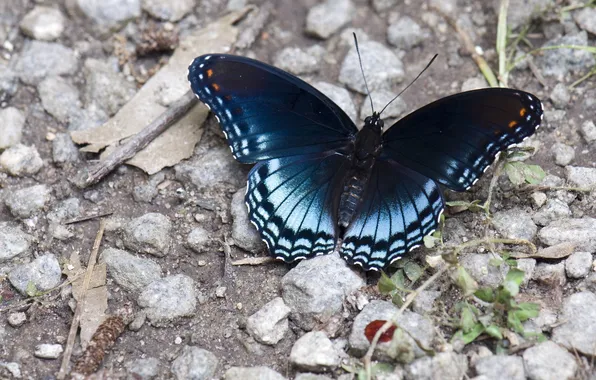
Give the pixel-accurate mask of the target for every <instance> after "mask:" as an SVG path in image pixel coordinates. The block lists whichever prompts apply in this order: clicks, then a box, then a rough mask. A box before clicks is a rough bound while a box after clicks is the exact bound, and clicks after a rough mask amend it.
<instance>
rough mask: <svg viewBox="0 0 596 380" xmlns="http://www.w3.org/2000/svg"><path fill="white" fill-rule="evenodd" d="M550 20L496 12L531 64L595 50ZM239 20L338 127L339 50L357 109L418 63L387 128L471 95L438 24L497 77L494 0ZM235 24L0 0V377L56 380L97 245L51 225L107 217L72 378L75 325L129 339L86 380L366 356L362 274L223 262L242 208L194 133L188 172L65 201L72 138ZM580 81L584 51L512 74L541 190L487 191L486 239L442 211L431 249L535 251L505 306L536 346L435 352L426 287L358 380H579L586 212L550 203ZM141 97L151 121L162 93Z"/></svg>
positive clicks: (207, 10) (215, 372)
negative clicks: (104, 327)
mask: <svg viewBox="0 0 596 380" xmlns="http://www.w3.org/2000/svg"><path fill="white" fill-rule="evenodd" d="M558 3H559V2H557V4H555V2H554V1H553V0H532V1H529V2H525V1H518V0H511V1H510V9H509V23H510V25H509V26H510V27H511V28H514V31H519V30H521V29H522V28H523V27H524V25H527V24H528V23H530V22H532V25H533V27H532V29H531V33H530V34H529V35H528V37H527V40H528V42H529V43H531V44H532V46H534V47H540V46H554V45H584V46H586V45H588V46H594V44H595V41H596V38H595V35H596V9H595V8H582V7H579V8H577V9H571V10H562V8H561V7H562V5H560V4H558ZM252 4H254V5H256V6H257V8H256V9H255V10H254V11H253V12H252V13H251V14H250V15H249V16H247V17H246V18H245V19H244V20H242V21H241V22H239V23H238V24H237V28H238V30H239V32H240V34H239V37H238V40H237V41H238V42H237V47H236V49H235V53H237V54H241V55H246V56H250V57H254V58H257V59H259V60H262V61H264V62H270V63H273V64H275V65H276V66H278V67H281V68H283V69H285V70H287V71H290V72H292V73H294V74H296V75H298V76H300V77H302V78H304V79H305V80H306V81H308V82H310V83H312V84H313V85H315V86H316V87H317V88H319V89H320V90H321V91H322V92H324V93H326V94H328V95H329V96H330V97H331V98H332V99H334V100H335V101H336V102H337V103H338V104H340V105H341V107H342V108H343V109H344V110H346V113H347V114H348V115H349V116H350V117H351V118H353V119H354V120H355V121H356V122H357V124H362V119H363V117H365V116H366V115H367V114H368V107H369V100H368V98H367V97H366V93H365V91H364V86H363V82H362V79H361V76H360V71H359V67H358V64H357V59H356V56H355V54H354V50H353V47H352V35H351V32H352V31H355V32H356V33H357V34H358V38H359V41H360V44H361V52H362V58H363V62H364V69H365V71H366V74H367V79H368V83H369V86H370V87H371V91H372V96H373V98H374V99H375V103H377V102H378V103H377V104H376V107H380V106H381V105H383V104H384V103H383V102H386V101H387V100H388V99H390V98H391V97H392V94H395V93H397V91H399V89H401V88H403V86H404V83H407V81H409V80H410V78H413V77H414V76H416V74H417V73H418V72H419V71H420V70H421V69H422V68H423V67H424V66H425V65H426V64H427V62H428V60H429V59H430V58H431V57H432V56H433V55H434V54H435V53H437V54H439V58H438V59H437V60H436V62H435V63H434V64H433V66H432V67H431V68H430V69H429V70H428V71H427V72H426V73H425V74H424V76H423V77H422V78H421V79H420V80H419V81H418V82H417V83H416V84H415V85H414V86H413V87H412V88H411V89H410V90H409V91H408V92H406V93H405V94H404V95H403V96H402V98H401V99H400V100H399V101H397V102H395V103H394V104H392V106H391V107H390V108H388V109H387V111H386V115H387V116H388V117H389V121H386V123H388V122H389V123H391V122H392V121H393V120H395V119H397V118H399V117H401V116H404V115H405V114H407V113H409V112H411V111H413V110H415V109H416V108H418V107H420V106H422V105H424V104H426V103H428V102H430V101H432V100H435V99H438V98H440V97H443V96H446V95H448V94H452V93H455V92H459V91H463V90H469V89H474V88H481V87H486V86H487V83H486V81H485V79H484V78H483V77H482V76H481V75H480V72H479V70H478V68H477V66H476V65H475V63H474V61H473V60H472V59H471V58H470V56H469V55H468V54H467V53H466V51H465V49H464V48H463V47H462V44H461V42H460V40H459V39H458V37H457V34H456V33H455V32H454V31H453V29H451V27H450V26H449V24H448V23H447V22H446V21H445V19H444V18H443V17H442V16H441V15H440V13H439V11H438V10H440V12H442V13H444V14H447V15H450V17H453V18H455V19H456V20H457V22H458V25H460V27H461V28H463V29H464V30H466V31H467V32H468V34H469V35H470V37H471V38H472V39H473V41H474V44H475V45H477V46H478V50H480V49H482V50H483V55H484V57H485V58H486V59H487V61H488V62H489V63H490V64H491V65H492V66H493V67H496V66H497V56H496V52H495V49H494V46H495V44H494V41H495V37H496V30H497V25H496V24H497V9H498V1H493V0H482V1H471V0H458V1H455V0H448V1H437V0H428V1H423V2H408V1H407V2H405V4H404V2H401V1H397V0H372V1H365V0H363V1H360V0H328V1H326V2H317V1H315V0H297V1H267V0H262V1H255V2H254V3H252ZM245 6H246V2H245V0H229V1H227V2H226V1H220V0H214V1H207V0H126V1H122V0H103V1H96V0H72V1H62V0H46V1H43V2H40V1H31V0H3V1H1V2H0V42H2V44H1V45H0V378H31V379H52V378H54V377H55V376H56V375H57V373H58V370H59V368H60V360H61V358H62V354H63V352H64V349H65V348H66V342H67V337H68V333H69V328H70V325H71V321H72V317H73V311H74V310H75V307H76V301H75V299H80V298H79V297H80V294H79V290H78V289H79V287H78V285H77V284H80V279H79V280H75V279H73V277H72V274H73V273H74V271H76V270H77V268H80V267H81V264H80V263H83V264H82V266H83V267H85V266H86V265H87V264H86V263H87V262H88V260H89V257H90V254H91V251H92V246H93V241H94V239H95V235H96V233H97V230H98V228H99V227H98V226H99V223H98V221H97V219H92V220H88V221H82V222H78V223H74V224H68V223H66V222H68V221H71V220H73V219H77V218H82V217H84V216H87V215H95V214H99V213H108V212H109V213H111V214H110V215H109V216H107V217H106V218H105V219H106V230H105V235H104V240H103V242H102V246H101V248H100V250H99V263H100V265H99V267H100V269H99V271H101V268H105V270H107V279H106V278H105V277H103V280H102V278H101V276H99V275H98V276H97V277H98V278H96V280H97V284H96V285H92V289H91V290H90V291H89V294H88V296H87V297H88V298H91V299H92V301H93V302H92V304H93V305H92V306H93V307H95V308H97V309H90V310H96V312H95V311H93V312H88V313H87V314H86V317H85V318H87V319H89V320H87V319H85V320H84V321H82V322H81V323H82V328H81V340H82V342H81V341H80V340H78V339H77V341H76V342H75V344H74V351H73V357H74V358H73V361H76V359H77V358H78V357H80V356H81V355H82V354H83V346H86V345H87V342H88V340H89V338H90V334H92V333H93V329H91V328H90V327H89V326H97V325H98V324H99V323H100V322H101V320H102V319H103V318H104V316H106V315H114V314H122V313H123V311H126V313H127V314H126V315H127V316H128V317H127V318H128V319H127V322H130V323H129V324H128V327H127V328H126V329H125V330H124V332H123V333H122V335H121V336H120V337H119V338H118V339H117V340H116V341H115V343H114V346H113V347H112V348H111V349H109V350H107V353H106V357H105V359H104V361H103V364H102V367H101V371H102V372H101V376H103V378H135V379H152V378H155V379H168V378H176V379H212V378H218V379H219V378H223V377H225V378H226V379H249V380H250V379H288V378H291V379H300V380H307V379H310V380H315V379H319V380H322V379H342V380H348V379H355V378H356V375H354V374H353V373H351V372H349V371H348V369H349V368H357V367H358V366H357V360H356V359H357V358H360V357H361V356H362V355H363V354H364V353H365V352H366V350H367V348H368V347H369V342H368V340H367V339H366V337H365V335H364V333H363V331H364V329H365V327H366V326H367V325H368V323H370V322H371V321H374V320H379V319H380V320H384V319H389V318H391V317H392V316H393V315H395V313H396V312H397V309H398V307H397V306H395V305H394V304H393V303H392V302H391V299H390V297H387V296H383V295H381V294H380V293H379V291H378V288H377V286H376V285H377V282H378V281H379V274H378V273H374V272H369V273H364V272H361V271H359V270H358V269H356V268H352V267H349V266H347V265H346V264H345V262H344V261H343V260H342V259H340V258H339V257H337V256H334V255H327V256H321V257H318V258H316V259H312V260H308V261H303V262H301V263H298V264H294V265H291V266H290V265H285V264H282V263H277V262H276V263H263V264H260V265H254V266H232V265H231V264H230V263H231V262H232V261H235V260H239V259H245V258H254V257H261V256H265V255H266V247H265V245H264V244H263V243H262V242H261V240H260V238H259V236H258V234H257V232H256V231H255V230H254V229H253V227H252V225H250V223H249V222H248V219H247V212H246V209H245V207H244V204H243V195H244V191H245V190H244V186H245V178H246V175H247V173H248V170H249V167H247V166H242V165H240V164H238V163H236V162H234V160H233V158H232V156H231V154H229V151H228V148H227V147H226V145H225V141H224V139H223V135H222V133H221V132H220V130H219V127H218V125H217V122H216V120H215V118H214V117H212V116H209V117H208V118H207V120H206V121H205V122H204V123H203V124H202V125H201V123H200V122H198V121H197V122H196V123H195V124H196V125H195V129H197V130H198V129H200V131H201V132H200V133H197V134H195V135H193V136H194V137H196V138H197V141H199V140H200V141H199V142H198V144H197V145H196V147H195V148H194V154H192V156H191V157H190V158H188V159H186V160H183V161H181V162H179V163H177V164H175V165H174V166H173V167H169V168H165V169H162V170H159V171H158V172H157V173H154V174H152V175H147V174H146V173H145V172H144V171H142V170H140V169H138V168H136V167H133V166H121V167H119V168H118V169H117V170H115V171H114V172H113V173H112V174H110V175H109V176H107V177H106V178H104V179H103V180H102V181H101V182H100V183H99V184H97V185H95V186H93V187H90V188H86V189H80V188H78V187H77V186H75V185H74V184H73V181H72V180H73V179H74V178H76V176H77V175H79V174H80V172H81V170H83V169H84V168H86V167H88V166H89V165H90V163H92V162H93V160H97V159H98V155H97V154H94V153H90V152H89V151H80V150H79V148H80V147H79V146H77V145H76V144H75V143H74V142H73V139H72V137H71V133H72V132H75V131H77V132H80V131H87V130H91V129H92V128H94V127H97V126H100V125H102V124H104V123H105V122H106V121H108V120H110V118H111V117H112V116H114V115H115V114H116V113H117V112H118V111H119V110H121V109H122V107H123V106H124V105H125V104H127V102H129V101H130V100H131V99H133V98H134V97H135V95H137V94H139V91H142V86H143V84H144V83H145V82H147V80H148V79H149V78H150V77H151V76H152V75H153V74H154V73H155V72H157V70H158V69H159V68H160V67H162V66H163V65H165V63H166V62H167V61H168V58H169V57H170V55H171V52H172V48H173V47H175V46H176V45H177V44H178V43H179V41H184V39H185V38H186V37H187V36H189V35H192V33H193V31H195V30H197V29H200V28H204V27H205V26H206V25H208V24H209V23H211V22H213V21H215V20H217V19H218V18H219V17H220V16H222V15H224V14H225V13H226V12H228V11H230V10H238V9H242V8H244V7H245ZM437 9H438V10H437ZM179 49H182V48H179ZM524 49H527V46H524ZM595 65H596V59H595V56H594V54H591V53H589V52H587V51H583V50H571V49H554V50H545V51H544V52H543V53H541V54H539V55H537V56H534V57H533V59H531V60H523V61H522V62H521V63H520V64H519V65H518V66H516V69H514V70H513V71H512V72H511V74H510V77H509V85H510V86H511V87H515V88H519V89H523V90H526V91H529V92H532V93H534V94H536V95H537V96H538V97H539V98H540V99H542V101H543V105H544V109H545V118H544V123H543V127H542V128H541V129H540V130H539V132H538V133H537V134H536V135H535V136H533V137H532V138H530V139H529V140H528V141H527V142H526V143H524V144H525V145H526V146H531V147H534V148H536V152H535V154H533V156H532V157H531V158H530V160H529V162H532V163H534V164H538V165H540V166H541V167H542V169H543V170H544V171H545V172H546V173H547V176H546V177H545V178H544V180H543V181H542V185H544V186H545V187H544V188H542V189H535V190H533V191H519V189H517V188H516V187H515V186H513V185H512V184H511V182H510V181H509V180H508V179H507V178H506V176H505V175H503V176H502V177H501V178H500V179H499V180H498V182H497V187H496V190H495V193H494V197H493V202H492V204H491V210H490V211H491V213H492V219H491V220H487V219H486V218H485V217H484V214H483V213H473V212H470V211H465V212H460V213H455V212H452V213H451V214H450V215H449V216H448V218H447V221H446V224H445V228H444V231H443V236H444V239H445V241H446V243H449V244H459V243H462V242H465V241H469V240H472V239H477V238H481V237H484V236H495V237H503V238H523V239H528V240H530V241H532V242H534V243H535V244H536V245H537V246H538V247H539V248H541V250H540V252H539V253H540V254H539V255H536V256H534V257H530V258H520V259H518V260H516V261H517V266H518V267H519V268H521V269H523V270H524V271H525V277H524V283H523V285H522V289H521V293H520V295H519V296H518V299H519V300H521V301H525V302H535V303H538V304H539V305H540V315H539V316H538V317H536V318H532V319H530V320H529V321H526V322H525V323H524V329H525V330H526V331H533V332H541V333H543V334H544V337H545V339H544V341H541V342H540V343H537V342H533V341H531V340H526V339H525V338H523V337H521V336H519V335H517V334H513V333H512V334H511V335H509V336H507V337H506V339H505V342H506V344H507V345H508V347H509V349H508V350H505V351H503V350H498V349H497V345H496V344H495V341H494V339H481V340H476V341H475V342H473V343H471V344H468V345H463V344H458V343H457V342H453V341H451V337H452V335H453V333H454V328H453V323H451V322H453V321H452V320H450V319H449V318H448V316H449V315H448V314H450V313H452V310H453V307H454V305H455V304H456V303H457V302H459V301H461V300H462V297H463V296H462V294H461V292H460V291H459V290H458V288H457V287H456V286H455V284H454V282H453V281H452V280H451V279H450V278H449V276H443V277H442V278H440V279H439V280H438V281H437V282H435V283H433V284H432V285H431V287H430V288H429V289H427V290H425V291H423V292H422V293H420V294H419V296H418V297H417V299H416V300H415V302H414V304H413V308H412V310H411V311H410V310H408V311H406V312H404V313H403V314H401V315H400V317H399V325H400V327H401V328H402V329H403V331H405V332H406V337H407V339H406V340H405V342H406V343H407V344H406V345H407V350H406V351H407V353H408V355H407V360H403V359H404V358H403V357H401V356H400V358H401V359H402V360H397V361H396V360H395V358H396V355H395V347H393V348H391V347H390V344H389V343H382V344H380V345H379V347H378V348H377V351H376V356H375V357H376V358H377V359H379V360H382V361H385V362H387V363H390V364H391V365H392V367H391V368H392V369H391V371H390V373H385V374H384V375H383V376H380V375H379V377H378V378H382V379H463V378H476V379H526V378H529V379H577V378H582V379H583V378H585V379H589V378H593V376H596V370H595V369H594V366H593V359H594V356H596V272H595V268H596V261H594V254H595V253H596V206H595V205H596V202H595V193H594V192H592V193H589V192H578V191H571V190H569V188H589V187H591V186H596V145H595V144H596V127H595V123H596V101H595V99H596V87H595V85H594V83H595V82H594V78H591V79H588V80H585V81H583V82H581V83H580V84H578V85H577V86H574V87H573V88H570V86H569V85H570V84H571V83H573V82H574V81H576V80H577V79H579V78H580V77H581V76H582V75H584V74H586V73H587V72H589V71H590V70H593V69H594V67H595ZM175 75H176V76H179V77H182V78H185V77H186V75H187V72H186V71H185V70H182V71H179V72H176V74H175ZM146 86H149V84H147V85H146ZM184 90H186V89H184ZM159 96H160V97H161V99H162V100H163V102H165V103H168V102H167V101H166V100H167V97H168V96H169V94H168V93H165V90H164V93H160V94H159ZM170 103H171V101H170ZM124 127H125V126H122V128H124ZM72 136H74V135H72ZM491 177H492V170H491V171H489V172H488V173H487V175H486V176H485V177H483V179H482V180H481V181H480V182H479V183H478V184H476V185H475V186H474V187H473V188H472V189H471V190H470V191H469V192H466V193H451V192H447V193H446V194H445V196H446V198H447V200H468V201H472V200H474V199H486V197H487V194H488V185H489V182H490V178H491ZM465 252H466V253H464V254H462V256H461V257H460V259H459V260H460V263H461V265H462V266H463V267H464V268H466V269H467V271H468V272H469V273H470V275H471V276H472V277H473V278H474V280H476V281H477V282H478V283H479V284H480V285H486V286H492V287H496V286H498V285H499V284H500V283H501V281H502V279H503V275H504V274H505V273H506V272H507V270H508V265H511V262H510V261H507V262H503V263H501V265H494V258H493V257H492V256H491V255H490V254H489V253H487V251H486V250H483V249H480V248H474V249H471V250H466V251H465ZM432 253H433V251H432V250H428V249H421V250H418V251H416V253H415V254H413V255H411V256H410V257H411V258H412V259H413V260H414V261H415V262H418V263H419V264H421V265H426V264H425V263H426V262H427V261H426V256H427V254H431V255H432ZM104 265H105V266H104ZM434 271H435V269H432V268H428V270H427V272H426V274H425V276H427V277H428V276H430V275H431V274H432V273H433V272H434ZM67 276H68V277H67ZM94 278H95V277H94ZM67 279H68V280H69V281H67ZM71 281H74V282H73V284H72V285H71V284H70V282H71ZM77 281H78V282H77ZM92 283H93V280H92ZM61 284H64V285H63V286H61ZM73 297H74V298H73ZM499 347H501V348H502V345H501V346H499ZM402 348H403V347H402ZM423 348H424V349H423ZM392 350H393V351H392ZM431 353H432V355H431ZM392 358H393V359H392ZM98 378H99V377H98Z"/></svg>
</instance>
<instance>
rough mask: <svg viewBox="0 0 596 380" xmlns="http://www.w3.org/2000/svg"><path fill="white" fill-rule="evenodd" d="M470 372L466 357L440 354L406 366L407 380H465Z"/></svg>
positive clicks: (450, 353) (445, 353)
mask: <svg viewBox="0 0 596 380" xmlns="http://www.w3.org/2000/svg"><path fill="white" fill-rule="evenodd" d="M467 370H468V358H467V357H466V355H461V354H457V353H455V352H439V353H438V354H436V355H434V356H433V357H422V358H420V359H417V360H415V361H413V362H412V363H410V364H408V365H406V366H405V374H404V375H405V379H407V380H410V379H411V380H435V379H444V380H451V379H453V380H455V379H464V378H465V376H466V372H467Z"/></svg>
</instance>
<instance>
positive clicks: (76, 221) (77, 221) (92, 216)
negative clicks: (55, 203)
mask: <svg viewBox="0 0 596 380" xmlns="http://www.w3.org/2000/svg"><path fill="white" fill-rule="evenodd" d="M113 213H114V211H105V212H100V213H99V214H95V215H85V216H82V217H80V218H74V219H70V220H67V221H66V222H64V225H68V224H74V223H81V222H86V221H88V220H92V219H97V218H103V217H104V216H108V215H112V214H113Z"/></svg>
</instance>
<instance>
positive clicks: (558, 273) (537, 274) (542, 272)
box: [532, 262, 567, 287]
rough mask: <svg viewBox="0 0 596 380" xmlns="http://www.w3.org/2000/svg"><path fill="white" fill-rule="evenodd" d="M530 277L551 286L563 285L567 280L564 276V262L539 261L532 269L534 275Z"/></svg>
mask: <svg viewBox="0 0 596 380" xmlns="http://www.w3.org/2000/svg"><path fill="white" fill-rule="evenodd" d="M532 278H533V279H534V280H535V281H537V282H540V283H543V284H545V285H548V286H551V287H560V286H562V285H565V283H566V282H567V278H566V277H565V263H563V262H561V263H558V264H546V263H539V264H538V265H536V268H535V269H534V275H533V276H532Z"/></svg>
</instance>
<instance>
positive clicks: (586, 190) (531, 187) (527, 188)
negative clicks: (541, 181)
mask: <svg viewBox="0 0 596 380" xmlns="http://www.w3.org/2000/svg"><path fill="white" fill-rule="evenodd" d="M556 190H565V191H575V192H578V193H591V192H592V191H595V190H596V187H569V186H544V185H531V184H526V185H524V186H523V187H520V188H518V191H523V192H526V191H556Z"/></svg>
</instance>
